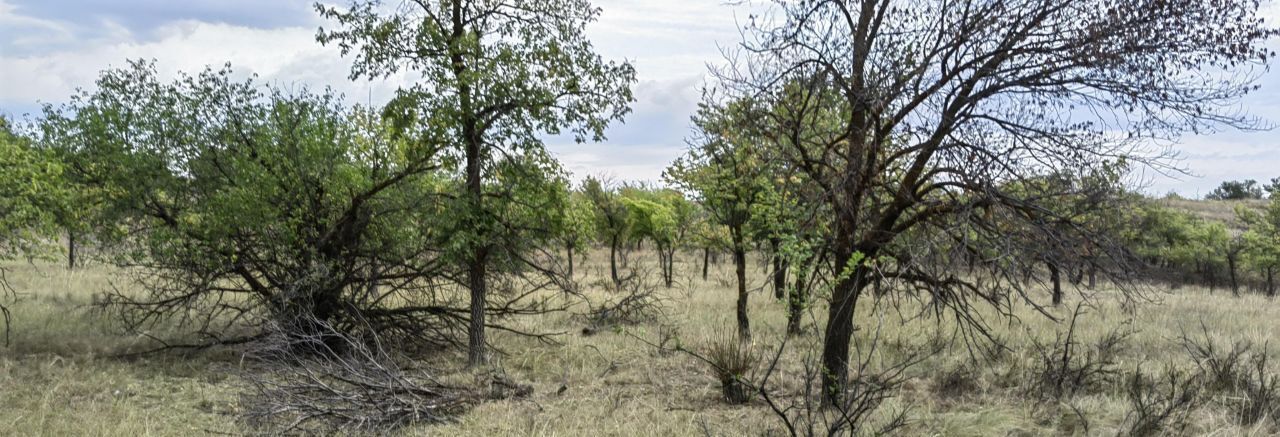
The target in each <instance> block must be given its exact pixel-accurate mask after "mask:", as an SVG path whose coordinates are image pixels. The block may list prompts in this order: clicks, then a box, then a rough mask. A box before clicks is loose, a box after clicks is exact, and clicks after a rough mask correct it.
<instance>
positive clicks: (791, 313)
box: [787, 270, 809, 336]
mask: <svg viewBox="0 0 1280 437" xmlns="http://www.w3.org/2000/svg"><path fill="white" fill-rule="evenodd" d="M805 280H806V279H805V275H804V271H803V270H801V271H800V272H799V273H796V278H795V285H794V286H793V287H791V293H790V296H789V297H788V299H787V335H793V336H794V335H800V332H801V330H800V322H801V316H803V315H804V307H805V305H806V304H808V302H806V301H807V300H808V297H809V296H808V292H807V291H806V289H805Z"/></svg>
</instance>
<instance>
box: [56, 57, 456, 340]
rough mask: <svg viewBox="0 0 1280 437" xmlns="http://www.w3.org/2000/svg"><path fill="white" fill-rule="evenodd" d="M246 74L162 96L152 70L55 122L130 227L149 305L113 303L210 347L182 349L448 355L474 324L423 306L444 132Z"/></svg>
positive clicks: (115, 298)
mask: <svg viewBox="0 0 1280 437" xmlns="http://www.w3.org/2000/svg"><path fill="white" fill-rule="evenodd" d="M232 76H233V73H232V72H231V70H230V69H229V68H224V69H221V70H216V71H215V70H206V71H204V72H202V73H200V74H198V75H196V76H187V75H180V77H179V78H178V79H177V80H175V81H173V82H171V83H166V82H162V81H160V80H159V79H158V78H157V73H156V71H155V68H154V66H153V65H151V64H149V63H145V62H141V61H139V62H134V63H131V66H130V67H129V68H125V69H115V70H108V71H105V72H104V73H103V74H102V76H101V78H99V80H98V81H97V83H96V85H97V86H96V90H95V91H93V92H82V93H81V94H80V95H77V96H75V97H73V99H72V100H71V102H70V103H69V104H67V105H64V106H62V107H59V108H52V107H50V108H47V109H46V112H45V115H44V119H43V120H41V125H42V126H41V132H42V135H41V137H40V139H39V140H40V142H41V144H42V145H43V147H47V148H50V149H55V148H56V149H59V150H62V151H63V153H62V154H63V155H65V156H72V155H74V156H80V157H92V158H93V160H92V161H88V160H85V161H80V162H84V163H92V165H89V166H84V167H82V168H79V169H77V171H78V172H83V173H82V174H81V175H80V176H81V178H80V179H78V180H79V181H81V183H84V184H88V185H89V186H90V187H92V188H94V189H97V190H101V191H102V192H105V193H110V196H109V197H107V199H109V201H110V202H111V205H110V206H109V207H110V208H111V209H114V210H117V211H120V212H121V217H122V220H121V221H122V223H124V224H126V225H127V226H128V229H127V235H126V238H124V239H123V240H122V241H123V242H124V244H125V246H124V247H123V250H122V251H121V253H120V256H119V257H118V258H116V259H115V262H116V263H117V264H118V265H120V266H122V267H124V268H125V271H127V272H130V273H131V274H133V275H135V279H136V281H137V283H138V284H139V285H140V286H141V288H142V291H143V292H142V293H140V294H139V293H135V292H133V290H129V291H115V292H113V293H111V294H110V295H109V296H108V299H107V300H106V302H105V304H106V305H108V306H109V307H110V308H112V309H115V310H117V311H118V314H119V315H120V316H121V318H122V322H123V323H124V324H125V327H126V328H129V329H131V330H145V329H148V328H149V327H151V326H154V324H156V323H159V322H161V321H166V320H171V321H175V322H176V324H177V325H178V326H180V327H182V328H186V329H188V330H189V331H190V332H192V333H195V334H198V335H199V336H200V337H201V340H202V343H200V344H188V345H181V346H185V347H203V346H208V345H209V344H211V343H209V342H204V340H210V341H211V342H212V343H234V342H242V341H249V340H253V339H256V338H260V337H261V336H262V335H264V334H265V332H268V331H269V330H270V329H268V327H269V326H281V327H288V328H289V329H291V330H293V333H294V334H296V335H299V336H303V337H306V336H314V335H321V333H322V332H323V331H325V330H327V329H337V330H339V331H340V332H343V333H352V332H355V331H360V332H367V330H369V329H371V330H372V331H373V333H374V334H378V335H384V336H388V337H389V338H394V339H396V340H397V341H406V342H410V341H411V342H419V343H427V344H430V345H442V344H452V338H453V337H455V335H454V333H455V332H458V331H459V329H460V328H461V327H462V326H465V325H466V323H467V322H468V318H467V313H466V312H465V311H460V310H459V309H458V308H457V305H455V304H453V303H452V302H450V301H449V300H447V297H437V296H436V295H435V294H428V293H421V292H422V290H423V288H424V287H429V285H430V284H429V282H430V281H431V280H433V279H437V278H440V277H442V276H443V274H444V273H445V271H444V270H442V268H441V264H440V260H441V254H442V253H443V252H444V251H445V250H444V249H443V247H444V242H446V241H448V237H449V235H448V234H444V233H441V232H440V230H439V226H438V223H439V221H440V220H441V218H442V217H446V214H444V212H445V209H444V207H445V206H446V205H445V204H444V203H443V202H442V201H441V199H442V198H443V195H442V194H443V193H445V192H447V191H446V190H447V189H449V188H450V186H451V185H453V181H451V180H450V179H448V178H447V177H446V175H445V174H444V173H443V172H444V171H445V162H446V161H444V160H441V159H440V155H439V153H440V148H439V146H438V144H440V143H439V140H438V137H436V135H437V134H438V132H434V131H429V130H423V131H418V130H407V129H400V128H396V127H394V126H392V125H390V124H389V123H384V122H383V120H382V119H381V118H380V117H377V116H376V115H374V114H371V113H370V112H368V111H361V110H353V111H349V110H344V109H342V108H341V107H340V106H339V105H338V104H337V103H336V100H335V99H336V97H335V96H333V95H331V94H312V93H310V92H307V91H305V90H302V91H299V92H297V93H294V94H286V93H284V92H282V91H280V90H277V89H271V88H262V87H259V86H257V85H255V84H254V83H253V82H252V80H249V81H244V82H238V81H235V80H233V79H232ZM319 325H325V326H328V327H329V328H326V327H323V326H319ZM171 346H173V347H178V345H176V344H172V345H171Z"/></svg>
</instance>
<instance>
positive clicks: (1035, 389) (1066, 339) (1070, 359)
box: [1026, 308, 1129, 400]
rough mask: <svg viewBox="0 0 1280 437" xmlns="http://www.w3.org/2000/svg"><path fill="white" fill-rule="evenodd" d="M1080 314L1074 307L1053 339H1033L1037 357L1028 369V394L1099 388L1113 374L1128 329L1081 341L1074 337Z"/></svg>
mask: <svg viewBox="0 0 1280 437" xmlns="http://www.w3.org/2000/svg"><path fill="white" fill-rule="evenodd" d="M1079 315H1080V311H1079V309H1078V308H1077V310H1076V313H1075V315H1073V316H1072V318H1071V324H1070V326H1069V327H1068V328H1067V331H1066V332H1065V333H1058V334H1056V335H1055V337H1054V340H1053V341H1052V342H1049V343H1041V342H1040V341H1038V340H1033V341H1032V347H1033V349H1034V351H1035V353H1036V358H1037V359H1036V361H1035V362H1034V363H1033V364H1032V366H1031V368H1030V369H1029V375H1028V378H1029V380H1030V384H1029V385H1028V386H1027V387H1026V392H1027V394H1028V395H1030V396H1032V397H1036V398H1040V399H1055V400H1060V399H1063V398H1069V397H1073V396H1075V395H1076V394H1078V393H1081V392H1084V391H1089V390H1095V389H1098V388H1100V387H1102V386H1104V385H1105V384H1106V383H1107V382H1109V381H1111V380H1112V379H1113V378H1114V377H1115V375H1116V372H1115V370H1114V369H1113V366H1114V365H1115V357H1116V355H1117V354H1118V353H1119V351H1120V350H1121V349H1122V348H1123V347H1124V344H1125V342H1126V341H1127V339H1128V336H1129V333H1128V332H1127V331H1125V330H1123V327H1121V328H1116V329H1114V330H1112V331H1110V332H1108V333H1107V335H1105V336H1103V337H1102V338H1101V339H1099V340H1098V341H1097V342H1096V343H1094V344H1093V345H1085V344H1082V343H1080V342H1079V341H1078V340H1077V339H1076V319H1077V318H1078V317H1079Z"/></svg>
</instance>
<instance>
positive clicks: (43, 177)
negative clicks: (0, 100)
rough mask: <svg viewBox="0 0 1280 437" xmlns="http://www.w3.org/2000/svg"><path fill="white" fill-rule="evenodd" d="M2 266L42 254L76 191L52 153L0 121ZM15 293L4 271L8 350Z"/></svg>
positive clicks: (1, 313)
mask: <svg viewBox="0 0 1280 437" xmlns="http://www.w3.org/2000/svg"><path fill="white" fill-rule="evenodd" d="M0 168H3V169H4V171H2V172H0V261H4V260H10V259H13V258H16V257H19V256H24V255H31V254H34V253H38V252H40V251H42V246H44V241H45V239H46V238H47V237H48V236H49V235H52V231H53V229H54V228H55V225H56V220H57V217H58V215H59V214H61V212H62V211H65V210H67V209H68V208H70V206H71V205H70V204H69V203H68V201H69V199H70V194H71V191H70V189H69V187H68V186H67V184H66V183H65V180H64V179H63V166H62V164H61V163H60V162H59V161H58V160H57V159H56V157H55V156H53V155H52V154H50V153H47V151H43V150H39V149H36V148H34V147H32V145H31V141H30V140H29V139H28V138H27V137H25V136H23V135H19V134H18V133H17V132H15V131H14V129H13V126H12V125H11V124H10V122H9V120H8V119H6V118H4V117H0ZM12 291H13V290H12V289H11V288H9V284H8V282H7V281H6V280H5V277H4V270H3V268H0V317H2V318H3V319H4V326H3V328H4V332H5V337H4V338H5V344H6V345H8V344H9V322H10V319H11V314H10V312H9V308H8V307H6V306H5V305H4V303H5V301H4V300H3V299H6V298H8V297H11V296H10V295H11V293H12Z"/></svg>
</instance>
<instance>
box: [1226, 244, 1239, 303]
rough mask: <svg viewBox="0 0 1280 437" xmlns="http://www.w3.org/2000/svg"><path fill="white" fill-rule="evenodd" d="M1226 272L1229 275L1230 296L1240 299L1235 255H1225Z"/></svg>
mask: <svg viewBox="0 0 1280 437" xmlns="http://www.w3.org/2000/svg"><path fill="white" fill-rule="evenodd" d="M1227 271H1228V272H1230V273H1231V294H1234V295H1235V296H1236V297H1240V282H1239V281H1238V280H1237V279H1236V255H1234V254H1227Z"/></svg>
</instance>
